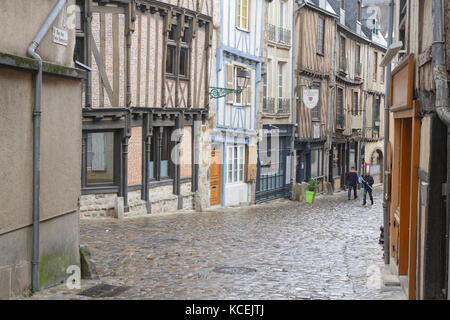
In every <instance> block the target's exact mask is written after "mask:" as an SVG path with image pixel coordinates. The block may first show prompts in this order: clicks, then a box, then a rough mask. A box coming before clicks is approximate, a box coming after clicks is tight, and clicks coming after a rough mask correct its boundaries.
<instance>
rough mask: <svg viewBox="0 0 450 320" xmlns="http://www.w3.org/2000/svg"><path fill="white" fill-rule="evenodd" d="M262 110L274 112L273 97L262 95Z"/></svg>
mask: <svg viewBox="0 0 450 320" xmlns="http://www.w3.org/2000/svg"><path fill="white" fill-rule="evenodd" d="M263 112H264V113H275V98H269V97H263Z"/></svg>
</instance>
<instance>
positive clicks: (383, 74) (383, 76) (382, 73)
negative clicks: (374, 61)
mask: <svg viewBox="0 0 450 320" xmlns="http://www.w3.org/2000/svg"><path fill="white" fill-rule="evenodd" d="M383 59H384V54H383V55H381V60H383ZM384 72H385V69H384V67H381V78H380V82H381V83H383V82H384V78H385V76H386V75H385V73H384Z"/></svg>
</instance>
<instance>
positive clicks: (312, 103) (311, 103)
mask: <svg viewBox="0 0 450 320" xmlns="http://www.w3.org/2000/svg"><path fill="white" fill-rule="evenodd" d="M318 102H319V89H305V90H303V103H304V104H305V106H306V107H307V108H308V109H314V108H315V107H316V106H317V103H318Z"/></svg>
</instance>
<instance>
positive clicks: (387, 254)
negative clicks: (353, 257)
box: [383, 0, 394, 265]
mask: <svg viewBox="0 0 450 320" xmlns="http://www.w3.org/2000/svg"><path fill="white" fill-rule="evenodd" d="M393 24H394V0H391V1H390V3H389V27H388V47H389V46H390V45H391V44H392V28H393ZM386 68H387V70H386V81H385V83H386V87H385V91H386V94H385V96H384V157H383V170H384V183H383V225H384V263H385V264H386V265H388V264H389V263H390V251H389V250H390V248H389V242H390V237H389V218H390V217H389V215H390V212H389V205H390V199H388V196H387V194H388V192H389V190H388V189H387V184H386V177H387V176H388V174H387V164H388V161H387V160H388V159H387V154H388V152H387V151H388V142H389V105H390V94H391V63H389V64H388V65H387V67H386ZM389 175H390V177H389V178H391V177H392V175H391V173H389Z"/></svg>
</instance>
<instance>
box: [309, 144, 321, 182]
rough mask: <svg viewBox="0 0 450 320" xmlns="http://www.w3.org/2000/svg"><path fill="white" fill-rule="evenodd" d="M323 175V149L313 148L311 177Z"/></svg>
mask: <svg viewBox="0 0 450 320" xmlns="http://www.w3.org/2000/svg"><path fill="white" fill-rule="evenodd" d="M322 176H323V150H322V149H313V150H311V178H317V177H322Z"/></svg>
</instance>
